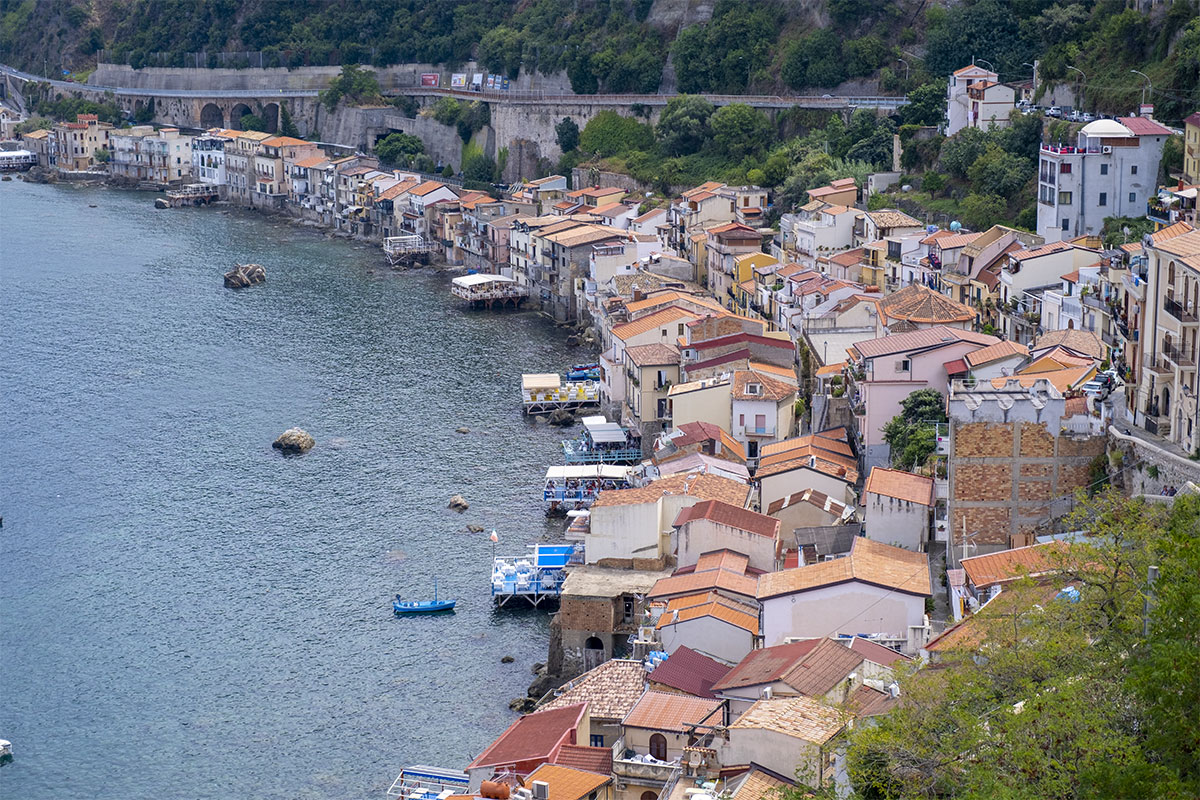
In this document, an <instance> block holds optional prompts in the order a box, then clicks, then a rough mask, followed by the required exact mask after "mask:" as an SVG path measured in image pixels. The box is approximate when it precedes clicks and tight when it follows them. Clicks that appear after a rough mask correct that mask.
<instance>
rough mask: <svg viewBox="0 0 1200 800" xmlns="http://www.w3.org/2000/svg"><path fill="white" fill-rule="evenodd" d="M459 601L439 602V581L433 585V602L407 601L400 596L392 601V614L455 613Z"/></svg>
mask: <svg viewBox="0 0 1200 800" xmlns="http://www.w3.org/2000/svg"><path fill="white" fill-rule="evenodd" d="M456 602H458V601H457V600H439V599H438V591H437V581H434V583H433V599H432V600H405V599H404V598H403V597H401V596H400V595H396V599H395V600H393V601H392V612H393V613H395V614H397V615H401V616H403V615H407V614H436V613H438V612H441V611H453V610H454V604H455V603H456Z"/></svg>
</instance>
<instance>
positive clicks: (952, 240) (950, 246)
mask: <svg viewBox="0 0 1200 800" xmlns="http://www.w3.org/2000/svg"><path fill="white" fill-rule="evenodd" d="M982 235H983V234H980V233H955V234H953V235H951V236H945V237H943V238H941V239H938V240H937V246H938V249H940V250H957V249H958V248H960V247H966V246H967V245H969V244H970V243H971V242H973V241H975V240H976V239H978V238H979V237H980V236H982Z"/></svg>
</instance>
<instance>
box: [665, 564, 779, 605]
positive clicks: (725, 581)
mask: <svg viewBox="0 0 1200 800" xmlns="http://www.w3.org/2000/svg"><path fill="white" fill-rule="evenodd" d="M697 566H699V565H697ZM757 587H758V578H757V577H754V576H751V575H744V574H739V573H737V572H734V571H732V570H729V569H704V570H699V569H698V570H696V571H695V572H685V573H682V574H676V575H672V576H670V577H669V578H660V579H659V580H658V582H656V583H655V584H654V588H653V589H651V590H650V592H649V594H648V595H647V597H651V598H664V597H673V596H680V595H694V594H700V593H703V592H707V591H710V590H713V589H721V590H724V591H726V592H731V593H733V594H738V595H741V596H742V597H750V598H752V597H754V595H755V592H756V590H757Z"/></svg>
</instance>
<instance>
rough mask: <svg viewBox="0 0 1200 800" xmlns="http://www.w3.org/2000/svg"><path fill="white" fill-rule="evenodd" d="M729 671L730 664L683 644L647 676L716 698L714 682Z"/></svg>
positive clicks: (678, 687) (693, 692)
mask: <svg viewBox="0 0 1200 800" xmlns="http://www.w3.org/2000/svg"><path fill="white" fill-rule="evenodd" d="M728 673H729V667H727V666H725V665H724V664H722V663H721V662H720V661H717V660H715V659H712V658H709V657H708V656H705V655H701V654H700V653H697V652H696V651H695V650H692V649H691V648H690V647H685V646H683V645H680V646H679V647H677V648H675V652H673V653H671V655H670V656H669V657H668V658H667V660H666V661H663V662H662V663H660V664H659V665H658V666H657V667H655V668H654V671H653V672H651V673H650V674H649V675H648V676H647V677H646V680H648V681H650V682H651V683H658V684H662V685H663V686H667V687H669V688H671V689H678V690H679V691H681V692H685V693H687V694H690V695H693V696H695V697H706V698H714V697H716V695H714V694H713V692H712V687H713V684H714V683H716V682H717V681H719V680H721V678H724V677H725V676H726V675H727V674H728Z"/></svg>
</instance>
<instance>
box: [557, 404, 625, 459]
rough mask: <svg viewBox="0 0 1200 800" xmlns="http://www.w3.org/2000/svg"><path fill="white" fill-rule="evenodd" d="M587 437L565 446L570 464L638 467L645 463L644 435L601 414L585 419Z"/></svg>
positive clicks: (584, 430) (565, 457)
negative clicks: (643, 461)
mask: <svg viewBox="0 0 1200 800" xmlns="http://www.w3.org/2000/svg"><path fill="white" fill-rule="evenodd" d="M580 421H581V422H582V423H583V436H582V437H580V438H578V439H571V440H567V441H564V442H563V443H562V448H563V460H564V461H566V462H567V463H568V464H637V463H638V462H640V461H641V460H642V437H641V434H640V433H635V432H634V431H632V430H626V429H625V428H622V427H621V426H620V424H618V423H616V422H609V421H608V420H607V419H606V418H605V417H603V416H600V415H597V416H594V417H584V418H583V419H582V420H580Z"/></svg>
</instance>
